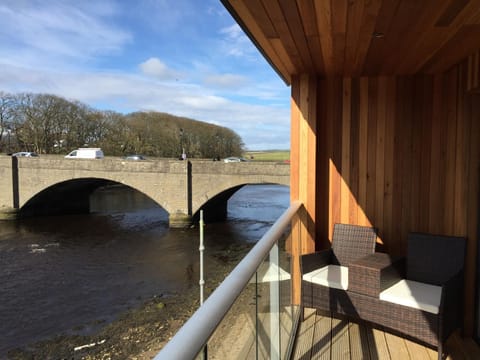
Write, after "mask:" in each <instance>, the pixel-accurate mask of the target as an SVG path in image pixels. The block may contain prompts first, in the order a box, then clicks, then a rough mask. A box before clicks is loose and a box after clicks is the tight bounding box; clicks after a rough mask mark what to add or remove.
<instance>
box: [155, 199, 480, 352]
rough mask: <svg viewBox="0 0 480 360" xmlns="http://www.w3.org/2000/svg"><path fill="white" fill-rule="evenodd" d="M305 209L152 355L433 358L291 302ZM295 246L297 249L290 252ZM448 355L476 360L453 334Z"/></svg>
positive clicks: (268, 237) (404, 342)
mask: <svg viewBox="0 0 480 360" xmlns="http://www.w3.org/2000/svg"><path fill="white" fill-rule="evenodd" d="M303 210H304V208H303V206H302V204H301V203H300V202H293V203H292V204H291V206H290V207H289V209H288V210H287V211H286V212H285V213H284V214H283V215H282V216H281V217H280V218H279V219H278V220H277V222H276V223H275V224H274V225H273V226H272V228H270V230H269V231H268V232H267V233H266V234H265V235H264V236H263V237H262V239H261V240H260V241H259V242H258V243H257V244H256V245H255V247H254V248H253V249H252V250H251V251H250V252H249V254H248V255H247V256H246V257H245V258H244V259H243V260H242V261H241V262H240V264H239V265H238V266H237V267H236V268H235V269H234V270H233V271H232V273H230V275H229V276H228V277H227V278H226V279H225V280H224V282H223V283H222V284H221V285H220V286H219V287H218V288H217V289H216V290H215V291H214V292H213V293H212V294H211V295H210V297H209V298H208V299H207V300H206V302H205V303H204V304H203V305H202V306H201V307H200V309H199V310H198V311H197V312H196V313H195V314H194V315H193V316H192V317H191V318H190V319H189V320H188V321H187V323H186V324H185V325H184V326H183V327H182V328H181V329H180V330H179V332H178V333H177V334H176V335H175V336H174V338H173V339H172V340H171V341H170V342H169V343H168V344H167V345H166V346H165V347H164V348H163V349H162V351H160V353H158V354H157V356H156V357H155V359H157V360H158V359H206V358H208V359H302V360H307V359H402V360H403V359H436V358H437V352H436V350H432V349H431V348H428V347H425V346H422V345H421V344H418V343H417V342H413V341H410V340H409V339H405V338H404V337H403V336H396V335H393V334H391V333H390V332H385V331H383V330H382V329H378V328H372V327H371V326H370V325H368V324H365V323H363V322H351V321H349V320H348V319H341V318H340V319H339V318H332V317H330V316H322V315H320V314H317V312H316V311H315V310H314V309H304V320H303V321H300V318H301V317H300V311H301V308H300V306H298V305H293V304H295V299H294V297H293V295H292V294H295V291H294V290H295V289H294V287H295V281H293V279H295V277H296V276H299V269H298V263H297V262H296V261H295V258H294V257H293V256H291V254H292V250H294V247H295V246H296V245H295V243H298V242H299V240H300V238H301V236H302V231H300V227H299V226H298V224H299V223H300V222H301V219H302V212H303ZM293 253H295V252H293ZM445 350H446V351H445V352H446V354H448V357H447V359H450V360H457V359H478V358H480V350H479V349H478V346H477V345H476V343H475V342H474V341H473V340H472V339H468V338H466V339H464V338H462V337H461V336H460V335H459V334H458V333H455V334H454V335H453V336H451V337H450V339H449V341H448V342H447V344H446V349H445Z"/></svg>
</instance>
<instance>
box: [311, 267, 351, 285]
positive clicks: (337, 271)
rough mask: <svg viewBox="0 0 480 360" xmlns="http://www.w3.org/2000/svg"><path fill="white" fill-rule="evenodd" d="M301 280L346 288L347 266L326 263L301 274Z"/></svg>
mask: <svg viewBox="0 0 480 360" xmlns="http://www.w3.org/2000/svg"><path fill="white" fill-rule="evenodd" d="M302 278H303V280H305V281H309V282H311V283H314V284H318V285H322V286H327V287H331V288H335V289H341V290H347V289H348V267H346V266H338V265H327V266H324V267H322V268H320V269H316V270H313V271H311V272H309V273H307V274H303V276H302Z"/></svg>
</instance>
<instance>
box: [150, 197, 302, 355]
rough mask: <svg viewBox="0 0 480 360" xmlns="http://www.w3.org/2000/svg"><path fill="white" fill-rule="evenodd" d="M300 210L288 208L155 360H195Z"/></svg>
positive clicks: (296, 206)
mask: <svg viewBox="0 0 480 360" xmlns="http://www.w3.org/2000/svg"><path fill="white" fill-rule="evenodd" d="M301 206H302V203H301V202H300V201H294V202H292V203H291V204H290V207H289V208H288V209H287V210H286V211H285V212H284V213H283V214H282V216H280V218H278V220H277V221H276V222H275V223H274V224H273V226H272V227H271V228H270V229H269V230H268V231H267V232H266V233H265V235H263V236H262V238H261V239H260V240H259V241H258V243H257V244H256V245H255V246H254V247H253V248H252V250H250V252H249V253H248V254H247V255H246V256H245V258H243V260H242V261H241V262H240V263H239V264H238V265H237V266H236V267H235V268H234V269H233V271H232V272H231V273H230V275H228V276H227V277H226V278H225V280H224V281H223V282H222V283H221V284H220V286H219V287H218V288H217V289H216V290H215V291H214V292H213V293H212V294H211V295H210V297H209V298H208V299H207V300H206V301H205V303H204V304H203V305H202V306H201V307H200V308H199V309H198V310H197V311H196V312H195V313H194V314H193V315H192V317H191V318H190V319H189V320H188V321H187V322H186V323H185V324H184V325H183V326H182V328H181V329H180V330H179V331H178V332H177V334H176V335H175V336H174V337H173V338H172V339H171V340H170V341H169V342H168V343H167V345H165V347H164V348H163V349H162V350H161V351H160V352H159V353H158V354H157V355H156V356H155V360H161V359H168V360H171V359H178V360H181V359H185V360H191V359H193V358H195V356H197V354H198V353H199V352H200V351H201V349H202V348H203V346H204V345H205V344H206V343H207V342H208V339H209V338H210V336H211V335H212V334H213V332H214V331H215V329H216V328H217V326H218V325H219V324H220V322H221V321H222V319H223V318H224V317H225V315H226V314H227V312H228V311H229V310H230V308H231V307H232V305H233V303H234V302H235V300H236V299H237V298H238V296H239V295H240V293H241V292H242V290H243V289H244V288H245V287H246V286H247V284H248V282H249V281H250V279H251V278H252V276H253V275H254V274H255V272H256V271H257V269H258V267H259V266H260V264H261V263H262V262H263V260H264V259H265V257H266V256H267V254H268V252H269V251H270V249H271V248H272V247H273V245H274V244H275V243H276V242H277V241H278V239H279V238H280V237H281V235H282V234H283V232H284V230H285V228H286V227H287V226H288V225H290V223H291V220H292V218H293V216H294V215H295V214H296V213H297V211H298V209H299V208H300V207H301Z"/></svg>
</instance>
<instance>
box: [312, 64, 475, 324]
mask: <svg viewBox="0 0 480 360" xmlns="http://www.w3.org/2000/svg"><path fill="white" fill-rule="evenodd" d="M468 74H469V72H468V63H467V62H465V63H464V64H461V65H459V66H457V67H455V68H453V69H451V70H450V71H449V72H447V73H445V74H439V75H418V76H397V77H375V78H356V79H349V78H346V79H341V78H336V79H322V80H321V81H320V84H319V89H318V92H317V96H318V98H317V103H318V108H317V124H316V128H317V165H316V184H317V186H316V189H317V190H316V194H315V197H316V204H317V207H316V219H317V221H316V247H317V249H318V248H323V247H325V246H328V242H327V240H331V235H332V228H333V224H334V223H337V222H342V223H352V224H359V225H372V226H375V227H376V228H377V229H378V233H379V238H378V243H379V244H380V245H381V246H380V248H381V249H383V250H384V251H386V252H389V253H393V254H404V253H405V250H406V239H407V233H408V232H410V231H420V232H429V233H436V234H444V235H456V236H466V237H467V238H468V245H467V259H466V261H467V263H466V289H467V293H466V295H467V296H466V303H465V305H466V316H465V321H466V329H467V331H471V330H469V329H472V327H473V307H474V306H473V299H474V293H475V288H476V286H475V284H476V282H475V266H476V265H475V263H476V252H477V251H476V250H477V226H478V203H479V194H478V190H479V176H478V175H479V174H478V172H479V159H480V155H479V141H480V97H479V96H480V95H479V94H478V93H477V94H475V93H473V92H467V83H468Z"/></svg>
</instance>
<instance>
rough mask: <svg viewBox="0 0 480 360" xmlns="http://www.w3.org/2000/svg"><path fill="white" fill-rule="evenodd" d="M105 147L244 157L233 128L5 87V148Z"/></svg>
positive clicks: (118, 152) (0, 120) (1, 141)
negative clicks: (12, 91)
mask: <svg viewBox="0 0 480 360" xmlns="http://www.w3.org/2000/svg"><path fill="white" fill-rule="evenodd" d="M79 147H101V148H102V149H103V151H104V153H105V154H106V155H107V156H108V155H111V156H124V155H127V154H144V155H147V156H155V157H170V158H171V157H174V158H178V157H179V156H181V154H182V153H183V152H185V153H186V155H187V156H188V157H194V158H223V157H228V156H240V155H241V154H242V153H243V150H244V144H243V142H242V139H241V138H240V136H239V135H237V134H236V133H235V132H234V131H233V130H231V129H228V128H225V127H221V126H217V125H213V124H209V123H206V122H202V121H198V120H193V119H189V118H184V117H178V116H174V115H171V114H167V113H160V112H133V113H130V114H121V113H118V112H115V111H99V110H96V109H93V108H91V107H90V106H88V105H85V104H83V103H81V102H79V101H70V100H66V99H64V98H62V97H59V96H56V95H49V94H33V93H20V94H10V93H6V92H1V91H0V152H3V153H13V152H17V151H35V152H37V153H39V154H67V153H68V152H69V151H70V150H72V149H76V148H79Z"/></svg>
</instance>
